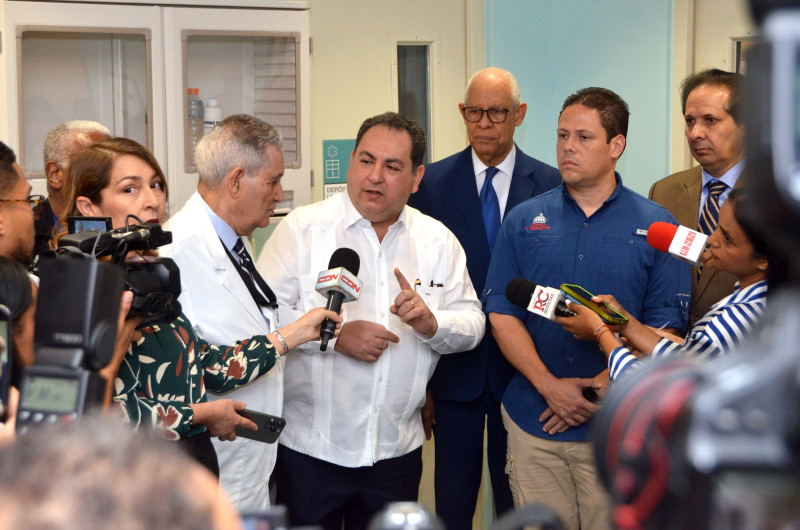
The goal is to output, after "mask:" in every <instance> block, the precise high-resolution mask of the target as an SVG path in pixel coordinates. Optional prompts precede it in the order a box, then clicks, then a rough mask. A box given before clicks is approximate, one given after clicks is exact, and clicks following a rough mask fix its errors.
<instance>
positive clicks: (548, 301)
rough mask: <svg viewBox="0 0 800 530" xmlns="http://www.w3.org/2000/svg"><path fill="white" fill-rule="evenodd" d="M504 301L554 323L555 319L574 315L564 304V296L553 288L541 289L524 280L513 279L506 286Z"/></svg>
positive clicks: (539, 286)
mask: <svg viewBox="0 0 800 530" xmlns="http://www.w3.org/2000/svg"><path fill="white" fill-rule="evenodd" d="M506 299H507V300H508V301H509V302H511V303H512V304H514V305H516V306H517V307H520V308H522V309H526V310H528V311H530V312H531V313H533V314H534V315H539V316H540V317H544V318H546V319H547V320H552V321H553V322H556V317H571V316H575V313H574V312H573V311H571V310H570V309H569V308H568V307H567V304H566V303H565V302H564V301H565V297H564V294H563V293H562V292H561V291H560V290H558V289H555V288H553V287H542V286H541V285H536V284H535V283H533V282H531V281H528V280H526V279H525V278H514V279H512V280H511V281H510V282H508V285H506Z"/></svg>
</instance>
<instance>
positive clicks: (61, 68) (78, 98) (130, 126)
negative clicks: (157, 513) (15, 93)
mask: <svg viewBox="0 0 800 530" xmlns="http://www.w3.org/2000/svg"><path fill="white" fill-rule="evenodd" d="M21 40H22V43H21V53H22V61H21V65H20V70H21V72H20V79H21V83H22V86H21V91H20V94H21V95H22V105H23V113H22V117H21V118H22V119H21V123H22V131H21V136H22V138H23V139H24V140H23V142H22V143H23V146H22V147H23V153H24V160H23V163H24V165H25V168H26V170H27V171H28V172H32V173H42V172H44V162H43V160H42V146H43V144H44V137H45V135H46V134H47V131H49V130H50V129H51V128H53V127H54V126H55V125H58V124H59V123H62V122H65V121H68V120H93V121H98V122H100V123H102V124H104V125H105V126H107V127H108V128H109V129H110V130H111V131H112V133H113V134H115V135H117V136H126V137H128V138H132V139H134V140H136V141H137V142H140V143H142V144H143V145H145V146H148V147H151V146H149V145H148V123H147V122H148V120H147V109H148V104H149V102H148V100H147V99H148V89H147V82H148V81H147V57H148V51H147V42H146V40H145V38H144V35H137V34H112V33H89V32H86V33H81V32H77V33H72V32H47V31H26V32H24V33H23V34H22V37H21Z"/></svg>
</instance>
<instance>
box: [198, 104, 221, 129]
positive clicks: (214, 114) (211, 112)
mask: <svg viewBox="0 0 800 530" xmlns="http://www.w3.org/2000/svg"><path fill="white" fill-rule="evenodd" d="M205 111H206V116H205V118H203V134H208V131H210V130H211V129H213V128H214V126H215V125H216V124H218V123H219V122H221V121H222V109H221V108H219V105H218V103H217V100H216V99H209V100H208V106H207V107H206V109H205Z"/></svg>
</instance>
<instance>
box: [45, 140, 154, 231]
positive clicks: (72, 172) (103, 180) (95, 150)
mask: <svg viewBox="0 0 800 530" xmlns="http://www.w3.org/2000/svg"><path fill="white" fill-rule="evenodd" d="M125 155H133V156H135V157H138V158H140V159H142V160H144V161H145V162H147V164H148V165H150V166H151V167H152V168H153V169H154V170H155V172H156V174H157V175H158V176H159V177H161V182H162V185H163V189H164V196H165V197H167V198H169V191H168V189H167V179H166V177H165V176H164V172H163V171H161V166H159V165H158V161H156V158H155V157H154V156H153V154H152V153H150V151H148V150H147V148H145V147H144V146H143V145H141V144H140V143H139V142H135V141H134V140H130V139H128V138H111V139H109V140H103V141H102V142H97V143H96V144H94V145H91V146H89V147H87V148H86V149H84V150H83V151H82V152H81V153H80V154H79V155H78V156H77V157H75V160H73V161H72V165H71V166H70V168H69V193H68V194H67V203H66V208H65V209H64V217H63V218H62V219H61V220H60V223H61V224H62V225H63V226H66V219H67V217H68V216H71V215H77V216H80V215H82V214H81V212H80V211H79V210H78V206H77V204H76V202H77V200H78V197H86V198H87V199H89V200H90V201H91V202H92V203H93V204H97V205H99V204H100V203H101V202H102V197H101V193H102V191H103V190H104V189H106V188H107V187H108V185H109V182H110V180H111V170H112V169H113V167H114V162H116V160H117V159H118V158H119V157H121V156H125Z"/></svg>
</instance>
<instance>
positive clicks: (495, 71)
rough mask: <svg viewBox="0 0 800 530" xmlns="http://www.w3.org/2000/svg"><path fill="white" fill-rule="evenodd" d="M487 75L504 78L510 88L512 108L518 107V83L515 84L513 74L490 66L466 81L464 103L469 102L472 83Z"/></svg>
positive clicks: (519, 100)
mask: <svg viewBox="0 0 800 530" xmlns="http://www.w3.org/2000/svg"><path fill="white" fill-rule="evenodd" d="M487 73H493V74H497V75H499V76H501V77H505V78H506V80H507V81H508V84H509V86H510V87H511V101H512V102H513V103H514V107H518V106H519V104H520V103H521V102H522V100H521V99H520V95H519V83H517V78H516V77H514V74H512V73H511V72H509V71H508V70H503V69H502V68H496V67H492V66H490V67H488V68H484V69H482V70H478V71H477V72H475V73H474V74H472V77H470V78H469V81H467V89H466V90H465V91H464V103H465V104H466V103H467V101H468V100H469V90H470V88H472V82H473V81H475V79H476V78H477V77H479V76H483V75H486V74H487Z"/></svg>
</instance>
